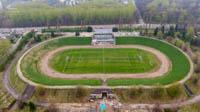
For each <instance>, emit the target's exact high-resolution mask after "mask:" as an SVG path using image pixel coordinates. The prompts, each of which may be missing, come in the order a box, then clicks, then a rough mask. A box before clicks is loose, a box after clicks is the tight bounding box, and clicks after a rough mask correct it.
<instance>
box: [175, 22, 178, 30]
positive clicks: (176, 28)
mask: <svg viewBox="0 0 200 112" xmlns="http://www.w3.org/2000/svg"><path fill="white" fill-rule="evenodd" d="M175 32H178V24H176V27H175Z"/></svg>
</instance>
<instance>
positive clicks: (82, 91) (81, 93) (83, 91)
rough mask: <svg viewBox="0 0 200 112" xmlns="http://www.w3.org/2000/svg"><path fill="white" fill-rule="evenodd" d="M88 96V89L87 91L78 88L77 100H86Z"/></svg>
mask: <svg viewBox="0 0 200 112" xmlns="http://www.w3.org/2000/svg"><path fill="white" fill-rule="evenodd" d="M87 94H88V92H87V89H85V88H83V87H81V86H79V87H77V88H76V97H77V98H84V97H86V96H87Z"/></svg>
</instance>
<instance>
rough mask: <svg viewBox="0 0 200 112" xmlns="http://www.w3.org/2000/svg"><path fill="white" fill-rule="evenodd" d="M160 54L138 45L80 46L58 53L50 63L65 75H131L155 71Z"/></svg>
mask: <svg viewBox="0 0 200 112" xmlns="http://www.w3.org/2000/svg"><path fill="white" fill-rule="evenodd" d="M159 62H160V61H159V60H158V59H157V57H156V56H155V55H154V54H152V53H150V52H148V51H145V50H141V49H136V48H79V49H68V50H63V51H60V52H58V53H55V54H54V56H53V57H52V58H51V59H50V62H49V66H50V67H51V68H53V69H54V70H55V71H58V72H60V73H65V74H91V73H96V74H97V75H98V74H102V73H103V74H108V75H109V74H113V73H115V74H122V73H123V74H130V73H144V72H151V71H155V70H156V69H158V68H159V66H158V65H159V64H158V63H159Z"/></svg>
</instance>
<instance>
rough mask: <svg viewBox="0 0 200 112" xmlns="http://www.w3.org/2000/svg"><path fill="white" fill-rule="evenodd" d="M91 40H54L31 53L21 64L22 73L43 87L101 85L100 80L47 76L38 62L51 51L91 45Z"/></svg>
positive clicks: (75, 38)
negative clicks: (66, 47)
mask: <svg viewBox="0 0 200 112" xmlns="http://www.w3.org/2000/svg"><path fill="white" fill-rule="evenodd" d="M90 44H91V38H81V37H70V38H59V39H57V40H52V41H50V42H48V43H44V44H42V45H40V46H37V47H36V48H34V49H33V50H32V51H31V52H29V53H28V54H27V55H26V56H25V57H24V59H23V60H22V63H21V70H22V73H23V74H24V76H25V77H26V78H28V79H29V80H32V81H33V82H36V83H39V84H41V85H51V86H54V85H91V86H93V85H101V84H102V81H101V80H99V79H82V80H67V79H57V78H51V77H48V76H45V75H43V74H41V73H40V71H39V68H38V62H39V60H40V58H41V57H42V56H44V55H45V54H46V53H47V52H48V51H49V50H53V49H56V48H59V47H62V46H67V45H90Z"/></svg>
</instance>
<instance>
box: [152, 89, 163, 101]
mask: <svg viewBox="0 0 200 112" xmlns="http://www.w3.org/2000/svg"><path fill="white" fill-rule="evenodd" d="M164 94H165V89H163V88H160V87H158V88H153V89H152V90H151V93H150V95H151V97H152V98H153V99H159V98H161V97H163V96H164Z"/></svg>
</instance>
